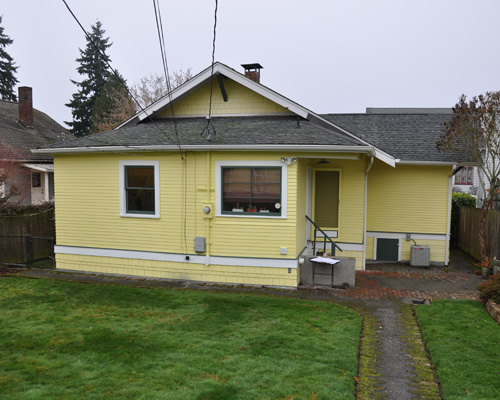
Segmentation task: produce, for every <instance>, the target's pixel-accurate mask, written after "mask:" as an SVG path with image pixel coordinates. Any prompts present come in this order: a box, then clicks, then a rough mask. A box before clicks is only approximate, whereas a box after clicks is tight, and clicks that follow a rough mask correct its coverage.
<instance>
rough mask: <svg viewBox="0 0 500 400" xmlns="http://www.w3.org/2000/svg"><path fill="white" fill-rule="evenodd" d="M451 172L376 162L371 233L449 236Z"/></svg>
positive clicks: (372, 174)
mask: <svg viewBox="0 0 500 400" xmlns="http://www.w3.org/2000/svg"><path fill="white" fill-rule="evenodd" d="M450 172H451V170H450V167H432V166H408V165H397V166H396V168H391V167H390V166H388V165H386V164H383V163H381V162H376V163H375V164H374V166H373V169H372V171H371V172H370V174H369V176H368V216H367V220H368V221H367V230H368V231H376V232H408V233H433V234H446V228H447V225H446V221H447V210H448V175H449V174H450Z"/></svg>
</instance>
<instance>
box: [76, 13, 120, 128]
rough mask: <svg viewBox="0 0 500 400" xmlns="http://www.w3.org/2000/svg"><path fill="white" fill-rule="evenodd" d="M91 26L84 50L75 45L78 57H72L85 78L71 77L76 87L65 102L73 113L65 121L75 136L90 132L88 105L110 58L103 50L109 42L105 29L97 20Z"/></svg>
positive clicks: (106, 76)
mask: <svg viewBox="0 0 500 400" xmlns="http://www.w3.org/2000/svg"><path fill="white" fill-rule="evenodd" d="M91 28H92V32H91V33H90V34H89V36H90V38H87V45H86V47H85V50H82V49H79V50H80V57H79V58H77V59H76V61H77V62H79V63H80V66H79V67H78V68H77V71H78V73H79V74H80V75H83V76H84V77H85V79H84V80H83V81H81V82H76V81H74V80H71V82H72V83H74V84H75V85H76V86H77V87H78V88H79V90H78V92H77V93H75V94H73V97H72V99H71V101H70V102H69V103H68V104H66V106H68V107H70V108H71V114H72V115H73V121H71V122H66V124H67V125H68V126H69V127H70V128H71V129H70V130H71V132H73V133H74V134H75V135H76V136H84V135H87V134H89V133H90V128H91V121H90V119H91V116H92V109H93V107H94V104H95V102H96V100H97V98H98V97H99V95H100V93H101V90H102V89H103V87H104V85H105V83H106V82H107V80H108V79H109V76H110V73H109V72H108V66H107V63H109V62H111V59H110V58H109V56H108V55H107V54H106V50H107V49H108V48H109V47H110V46H111V44H112V43H109V38H104V33H105V32H106V31H105V30H104V29H102V24H101V22H100V21H97V22H96V24H95V25H92V27H91Z"/></svg>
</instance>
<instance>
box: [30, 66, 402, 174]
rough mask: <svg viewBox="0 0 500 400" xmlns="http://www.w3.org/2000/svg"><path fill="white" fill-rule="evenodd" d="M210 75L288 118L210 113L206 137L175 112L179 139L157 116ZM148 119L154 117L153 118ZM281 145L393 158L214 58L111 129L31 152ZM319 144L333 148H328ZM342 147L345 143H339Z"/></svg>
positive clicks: (196, 122) (195, 122) (200, 122)
mask: <svg viewBox="0 0 500 400" xmlns="http://www.w3.org/2000/svg"><path fill="white" fill-rule="evenodd" d="M212 74H213V76H214V79H215V76H216V75H218V74H220V75H223V76H225V77H226V78H229V79H231V80H233V81H235V82H236V83H238V84H240V85H242V86H244V87H246V88H248V89H250V90H252V91H253V92H255V93H257V94H259V95H261V96H263V97H265V98H266V99H268V100H270V101H272V102H274V103H276V104H279V105H280V106H282V107H284V108H286V109H288V110H289V111H290V112H291V113H293V114H292V117H289V116H279V117H278V116H275V117H269V116H259V115H255V116H239V117H237V116H234V117H231V116H224V117H221V116H219V117H218V116H214V117H213V118H212V123H213V125H214V127H215V130H216V132H217V135H216V136H215V137H214V138H213V139H212V141H210V142H208V141H207V140H206V139H204V138H203V137H201V136H200V133H201V132H202V130H203V128H204V127H205V126H206V121H205V118H204V116H203V117H201V118H200V117H199V116H198V118H192V117H191V118H178V117H176V118H175V124H176V127H177V130H178V136H179V139H177V138H175V134H174V126H173V122H172V121H171V120H168V119H166V118H157V117H158V116H160V114H161V113H162V112H164V111H165V110H166V109H168V107H170V106H171V104H175V103H176V102H178V101H179V100H181V99H183V98H184V97H186V96H188V95H189V94H191V93H193V92H194V91H196V90H197V89H199V88H200V87H202V86H204V85H206V84H207V83H208V82H210V80H211V79H212ZM214 84H216V83H214ZM297 119H299V120H300V121H301V122H300V127H299V128H297V126H296V121H297ZM153 120H154V121H155V122H152V121H153ZM236 127H237V129H236ZM114 132H115V133H114ZM118 132H119V133H118ZM162 132H163V133H162ZM283 145H289V146H291V148H295V149H297V150H299V148H298V147H299V146H302V147H301V148H302V149H305V147H304V146H310V147H308V148H307V149H308V150H310V151H313V150H316V151H332V150H334V149H335V151H360V152H365V153H366V152H369V153H370V154H371V155H374V156H375V157H377V158H379V159H381V160H382V161H384V162H386V163H388V164H389V165H391V166H394V157H392V156H391V155H389V154H387V153H385V152H384V151H381V150H380V149H377V148H376V147H374V146H373V145H371V144H370V143H368V142H366V141H365V140H363V139H361V138H360V137H357V136H355V135H353V134H352V133H351V132H348V131H346V130H345V129H343V128H340V127H338V126H336V125H335V124H333V123H332V122H330V121H328V120H326V119H324V118H322V117H321V116H320V115H318V114H315V113H314V112H312V111H310V110H308V109H307V108H305V107H303V106H301V105H300V104H298V103H295V102H293V101H292V100H290V99H288V98H286V97H284V96H282V95H281V94H279V93H277V92H275V91H273V90H271V89H269V88H267V87H266V86H264V85H262V84H260V83H257V82H254V81H253V80H251V79H249V78H247V77H246V76H245V75H243V74H241V73H239V72H236V71H235V70H233V69H232V68H229V67H228V66H226V65H224V64H222V63H220V62H217V63H215V64H214V65H213V68H212V67H209V68H206V69H205V70H204V71H202V72H200V73H199V74H198V75H196V76H194V77H193V78H191V79H190V80H189V81H187V82H185V83H184V84H182V85H181V86H179V87H178V88H176V89H174V90H173V91H172V92H171V93H170V94H169V95H167V96H164V97H163V98H162V99H160V100H158V101H157V102H155V103H153V104H152V105H151V106H149V107H147V108H146V109H144V110H143V111H141V112H139V113H138V114H136V115H135V116H134V117H132V118H130V119H129V120H127V121H125V122H124V123H123V124H121V125H120V126H118V127H117V128H116V129H115V131H112V132H105V133H103V134H99V135H92V136H87V137H85V138H82V139H78V140H75V141H72V142H71V143H69V142H68V141H66V142H65V143H64V144H58V145H54V146H49V147H48V148H46V149H42V150H36V152H38V153H47V154H50V153H51V152H61V153H62V152H76V151H89V152H91V151H104V150H106V151H118V148H119V149H120V150H119V151H124V147H126V146H133V147H134V149H135V150H137V149H138V147H140V148H141V149H142V150H147V147H149V149H150V150H153V147H154V148H155V149H165V150H166V149H169V146H181V147H183V148H186V146H191V147H190V148H191V149H192V148H193V147H192V146H195V147H196V148H197V149H199V150H201V149H211V148H214V146H222V147H220V149H227V150H229V149H230V148H231V149H232V148H234V147H235V146H240V147H241V148H242V149H244V148H245V149H250V147H249V146H255V149H261V150H271V149H273V148H274V149H276V150H279V149H283ZM273 146H279V147H273ZM294 146H295V147H294ZM324 146H333V147H330V148H329V150H327V149H326V148H325V147H324ZM342 146H344V148H341V147H342ZM56 149H57V150H56ZM186 150H188V148H186Z"/></svg>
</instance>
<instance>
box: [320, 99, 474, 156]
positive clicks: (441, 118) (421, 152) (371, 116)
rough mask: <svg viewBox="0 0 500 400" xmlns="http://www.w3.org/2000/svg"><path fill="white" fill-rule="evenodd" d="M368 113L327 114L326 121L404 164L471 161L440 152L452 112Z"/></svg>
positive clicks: (387, 111)
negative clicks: (440, 142) (440, 141)
mask: <svg viewBox="0 0 500 400" xmlns="http://www.w3.org/2000/svg"><path fill="white" fill-rule="evenodd" d="M369 110H370V113H367V114H326V115H323V117H324V118H325V119H327V120H328V121H330V122H332V123H333V124H335V125H337V126H340V127H342V128H344V129H346V130H348V131H349V132H352V133H354V134H355V135H356V136H358V137H360V138H363V139H364V140H366V141H367V142H369V143H371V144H373V145H374V146H376V147H377V148H379V149H381V150H383V151H385V152H387V153H389V154H391V155H392V156H394V157H395V158H397V159H399V160H400V162H401V163H405V162H406V163H419V162H421V163H447V164H454V163H468V162H471V161H473V160H472V159H470V158H468V157H466V156H463V155H460V154H458V153H454V152H440V151H438V149H437V147H436V142H437V141H438V140H439V138H440V136H441V135H442V134H443V128H444V123H445V122H446V121H448V120H449V119H451V117H452V116H453V114H452V113H451V110H449V109H439V110H428V109H420V110H411V109H406V110H404V109H395V110H394V112H392V111H391V109H384V110H378V111H374V109H369Z"/></svg>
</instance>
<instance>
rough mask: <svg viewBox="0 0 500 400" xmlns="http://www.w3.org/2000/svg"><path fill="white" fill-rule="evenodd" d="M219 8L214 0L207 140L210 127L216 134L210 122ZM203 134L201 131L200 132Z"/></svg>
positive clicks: (206, 128)
mask: <svg viewBox="0 0 500 400" xmlns="http://www.w3.org/2000/svg"><path fill="white" fill-rule="evenodd" d="M218 8H219V2H218V0H215V12H214V38H213V41H212V66H211V69H212V72H211V76H210V102H209V104H208V116H207V125H206V127H205V130H206V132H207V133H206V135H207V140H210V136H211V135H210V128H212V129H213V132H214V136H215V135H216V132H215V127H214V125H213V124H212V94H213V86H214V64H215V40H216V37H217V9H218ZM201 134H203V131H202V132H201Z"/></svg>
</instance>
